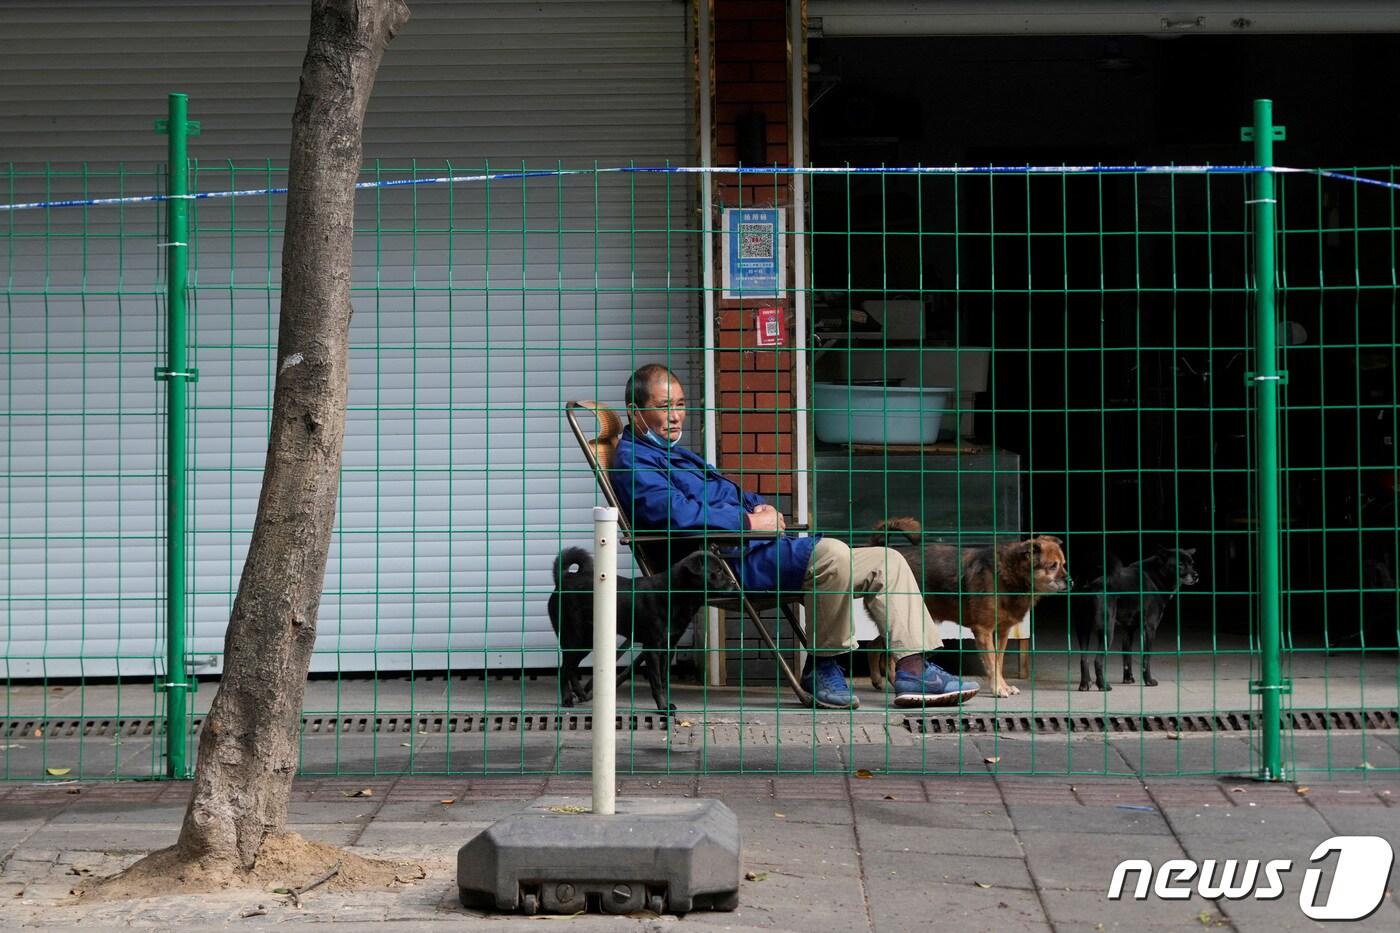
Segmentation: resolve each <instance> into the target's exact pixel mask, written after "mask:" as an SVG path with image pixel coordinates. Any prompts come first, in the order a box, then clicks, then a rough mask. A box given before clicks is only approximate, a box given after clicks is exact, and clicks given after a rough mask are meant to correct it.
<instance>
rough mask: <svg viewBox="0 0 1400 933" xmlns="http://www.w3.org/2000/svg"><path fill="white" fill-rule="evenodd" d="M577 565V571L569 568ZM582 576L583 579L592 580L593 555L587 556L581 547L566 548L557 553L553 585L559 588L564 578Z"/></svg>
mask: <svg viewBox="0 0 1400 933" xmlns="http://www.w3.org/2000/svg"><path fill="white" fill-rule="evenodd" d="M574 564H578V569H577V570H570V569H569V568H570V567H571V566H573V565H574ZM566 576H568V577H577V576H582V577H584V578H585V579H590V580H591V579H592V578H593V555H592V554H589V553H588V552H587V551H585V550H584V549H583V548H581V547H566V548H564V550H562V551H560V552H559V556H558V557H556V558H554V585H555V587H558V586H559V583H560V581H561V580H562V579H563V578H564V577H566Z"/></svg>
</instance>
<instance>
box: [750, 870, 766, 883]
mask: <svg viewBox="0 0 1400 933" xmlns="http://www.w3.org/2000/svg"><path fill="white" fill-rule="evenodd" d="M744 880H745V881H767V880H768V872H766V871H750V872H745V873H744Z"/></svg>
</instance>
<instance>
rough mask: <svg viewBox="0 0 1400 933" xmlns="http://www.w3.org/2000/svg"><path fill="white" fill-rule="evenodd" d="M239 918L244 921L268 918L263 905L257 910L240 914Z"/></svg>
mask: <svg viewBox="0 0 1400 933" xmlns="http://www.w3.org/2000/svg"><path fill="white" fill-rule="evenodd" d="M239 916H240V917H241V918H242V919H244V920H247V919H248V918H249V917H265V916H267V911H265V910H263V908H262V905H261V904H259V905H258V908H257V910H245V911H244V912H243V913H241V914H239Z"/></svg>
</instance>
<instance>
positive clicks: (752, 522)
mask: <svg viewBox="0 0 1400 933" xmlns="http://www.w3.org/2000/svg"><path fill="white" fill-rule="evenodd" d="M749 528H750V530H752V531H783V530H785V529H786V528H787V522H786V521H784V519H783V513H782V512H779V511H778V510H777V509H775V508H773V506H771V505H769V504H768V503H766V502H765V503H764V504H763V505H760V506H758V507H757V508H756V509H754V510H753V511H752V512H750V513H749Z"/></svg>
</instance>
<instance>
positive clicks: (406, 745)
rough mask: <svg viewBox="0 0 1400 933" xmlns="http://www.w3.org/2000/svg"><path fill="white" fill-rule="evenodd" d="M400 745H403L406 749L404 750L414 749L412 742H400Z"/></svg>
mask: <svg viewBox="0 0 1400 933" xmlns="http://www.w3.org/2000/svg"><path fill="white" fill-rule="evenodd" d="M399 745H401V746H402V747H404V748H412V747H413V743H412V742H400V743H399Z"/></svg>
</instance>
